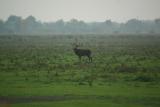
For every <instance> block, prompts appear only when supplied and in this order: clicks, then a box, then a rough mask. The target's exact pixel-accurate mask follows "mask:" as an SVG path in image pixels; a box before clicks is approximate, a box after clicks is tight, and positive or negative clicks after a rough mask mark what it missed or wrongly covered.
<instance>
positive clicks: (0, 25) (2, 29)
mask: <svg viewBox="0 0 160 107" xmlns="http://www.w3.org/2000/svg"><path fill="white" fill-rule="evenodd" d="M4 32H5V28H4V22H3V21H2V20H0V33H4Z"/></svg>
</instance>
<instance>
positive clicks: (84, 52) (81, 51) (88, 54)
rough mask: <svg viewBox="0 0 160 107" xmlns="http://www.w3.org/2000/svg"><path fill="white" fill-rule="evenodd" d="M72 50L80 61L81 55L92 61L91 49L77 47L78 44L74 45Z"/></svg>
mask: <svg viewBox="0 0 160 107" xmlns="http://www.w3.org/2000/svg"><path fill="white" fill-rule="evenodd" d="M73 51H74V53H75V54H76V55H77V56H78V57H79V59H80V61H81V57H82V56H86V57H88V59H89V61H90V62H92V57H91V51H90V50H89V49H79V48H78V45H75V47H74V48H73Z"/></svg>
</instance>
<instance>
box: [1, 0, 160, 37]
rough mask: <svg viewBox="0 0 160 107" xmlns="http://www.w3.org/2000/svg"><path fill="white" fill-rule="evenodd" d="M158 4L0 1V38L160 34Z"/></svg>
mask: <svg viewBox="0 0 160 107" xmlns="http://www.w3.org/2000/svg"><path fill="white" fill-rule="evenodd" d="M159 10H160V0H0V34H79V33H80V34H124V33H129V34H135V33H136V34H146V33H147V34H148V33H152V34H153V33H155V34H159V33H160V14H159Z"/></svg>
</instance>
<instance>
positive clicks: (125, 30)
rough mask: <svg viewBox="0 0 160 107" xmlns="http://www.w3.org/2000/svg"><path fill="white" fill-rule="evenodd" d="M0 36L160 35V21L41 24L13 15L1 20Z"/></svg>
mask: <svg viewBox="0 0 160 107" xmlns="http://www.w3.org/2000/svg"><path fill="white" fill-rule="evenodd" d="M0 34H160V19H155V20H138V19H130V20H128V21H127V22H125V23H118V22H113V21H111V20H106V21H103V22H84V21H81V20H77V19H71V20H70V21H64V20H63V19H60V20H57V21H55V22H41V21H38V20H37V19H36V18H35V17H33V16H28V17H27V18H25V19H22V18H21V17H20V16H15V15H11V16H9V17H8V19H7V20H6V21H3V20H0Z"/></svg>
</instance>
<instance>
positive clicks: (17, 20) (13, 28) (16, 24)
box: [5, 15, 22, 33]
mask: <svg viewBox="0 0 160 107" xmlns="http://www.w3.org/2000/svg"><path fill="white" fill-rule="evenodd" d="M21 21H22V19H21V17H19V16H14V15H12V16H10V17H9V18H8V20H7V21H6V22H5V28H6V29H7V31H8V32H11V33H18V32H20V30H21Z"/></svg>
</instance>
